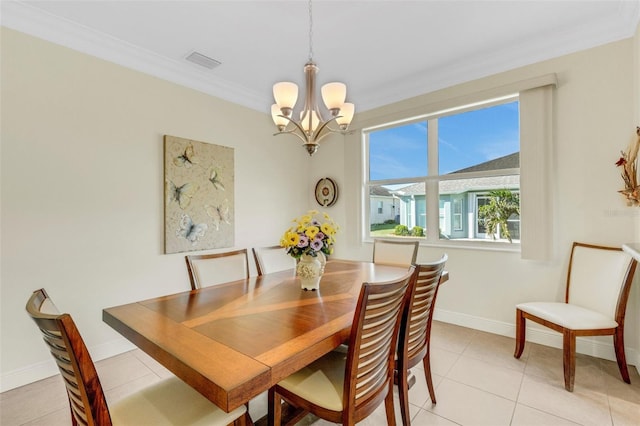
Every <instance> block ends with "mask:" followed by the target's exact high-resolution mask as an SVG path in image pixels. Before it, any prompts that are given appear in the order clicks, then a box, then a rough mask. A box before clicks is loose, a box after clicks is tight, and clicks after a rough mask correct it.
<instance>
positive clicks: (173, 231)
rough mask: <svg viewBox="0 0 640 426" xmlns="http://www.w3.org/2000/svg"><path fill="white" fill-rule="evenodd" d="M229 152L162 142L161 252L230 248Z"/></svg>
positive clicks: (197, 144)
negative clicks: (162, 198) (162, 234)
mask: <svg viewBox="0 0 640 426" xmlns="http://www.w3.org/2000/svg"><path fill="white" fill-rule="evenodd" d="M233 170H234V150H233V148H230V147H227V146H221V145H214V144H211V143H206V142H199V141H195V140H191V139H185V138H179V137H176V136H170V135H165V136H164V182H163V183H164V252H165V253H180V252H189V251H194V250H208V249H215V248H223V247H233V246H234V244H235V241H234V233H235V226H234V202H235V191H234V174H233Z"/></svg>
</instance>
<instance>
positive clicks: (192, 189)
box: [167, 180, 198, 210]
mask: <svg viewBox="0 0 640 426" xmlns="http://www.w3.org/2000/svg"><path fill="white" fill-rule="evenodd" d="M197 191H198V185H196V184H195V183H191V182H187V183H185V184H184V185H181V186H176V184H175V183H173V182H172V181H170V180H167V202H169V203H170V202H173V201H175V202H177V203H178V205H179V206H180V208H181V209H182V210H184V209H186V208H187V207H189V204H191V199H192V198H193V196H194V195H195V193H196V192H197Z"/></svg>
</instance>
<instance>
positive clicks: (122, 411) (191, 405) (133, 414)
mask: <svg viewBox="0 0 640 426" xmlns="http://www.w3.org/2000/svg"><path fill="white" fill-rule="evenodd" d="M109 412H110V414H111V420H112V422H113V424H114V425H127V426H128V425H131V426H140V425H154V426H160V425H167V426H168V425H176V426H177V425H193V426H205V425H207V426H217V425H220V426H224V425H228V424H229V423H233V421H234V420H236V419H237V418H238V417H240V416H241V415H243V413H244V412H246V407H245V406H244V405H243V406H241V407H239V408H237V409H235V410H234V411H232V412H230V413H225V412H224V411H223V410H222V409H220V408H218V407H217V406H216V405H215V404H213V403H212V402H211V401H209V400H208V399H206V398H205V397H204V396H202V395H200V394H199V393H198V392H197V391H196V390H195V389H193V388H192V387H191V386H189V385H187V384H186V383H184V382H183V381H182V380H180V379H178V378H177V377H171V378H169V379H165V380H162V381H161V382H159V383H156V384H154V385H152V386H149V387H147V388H144V389H142V390H141V391H138V392H136V393H134V394H132V395H130V396H128V397H125V398H123V399H121V400H120V401H118V402H116V403H114V404H109Z"/></svg>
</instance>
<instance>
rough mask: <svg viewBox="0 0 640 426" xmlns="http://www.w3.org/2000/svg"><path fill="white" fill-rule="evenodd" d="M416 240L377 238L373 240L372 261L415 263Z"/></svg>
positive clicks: (399, 263)
mask: <svg viewBox="0 0 640 426" xmlns="http://www.w3.org/2000/svg"><path fill="white" fill-rule="evenodd" d="M418 244H419V242H418V241H403V240H397V241H396V240H379V239H376V240H374V242H373V263H378V264H382V265H397V266H410V265H413V264H414V263H416V257H417V255H418Z"/></svg>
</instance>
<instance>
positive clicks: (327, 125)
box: [315, 115, 340, 140]
mask: <svg viewBox="0 0 640 426" xmlns="http://www.w3.org/2000/svg"><path fill="white" fill-rule="evenodd" d="M338 118H340V116H339V115H338V116H336V117H332V118H330V119H328V120H327V121H324V122H322V124H320V127H318V131H317V132H316V134H317V135H318V136H320V133H321V132H322V131H323V130H325V129H327V132H326V133H325V134H324V135H322V136H326V135H328V134H329V133H331V132H333V133H337V132H336V131H335V130H333V129H332V128H331V127H329V123H331V122H332V121H336V120H337V119H338ZM315 140H320V137H318V138H315Z"/></svg>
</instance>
